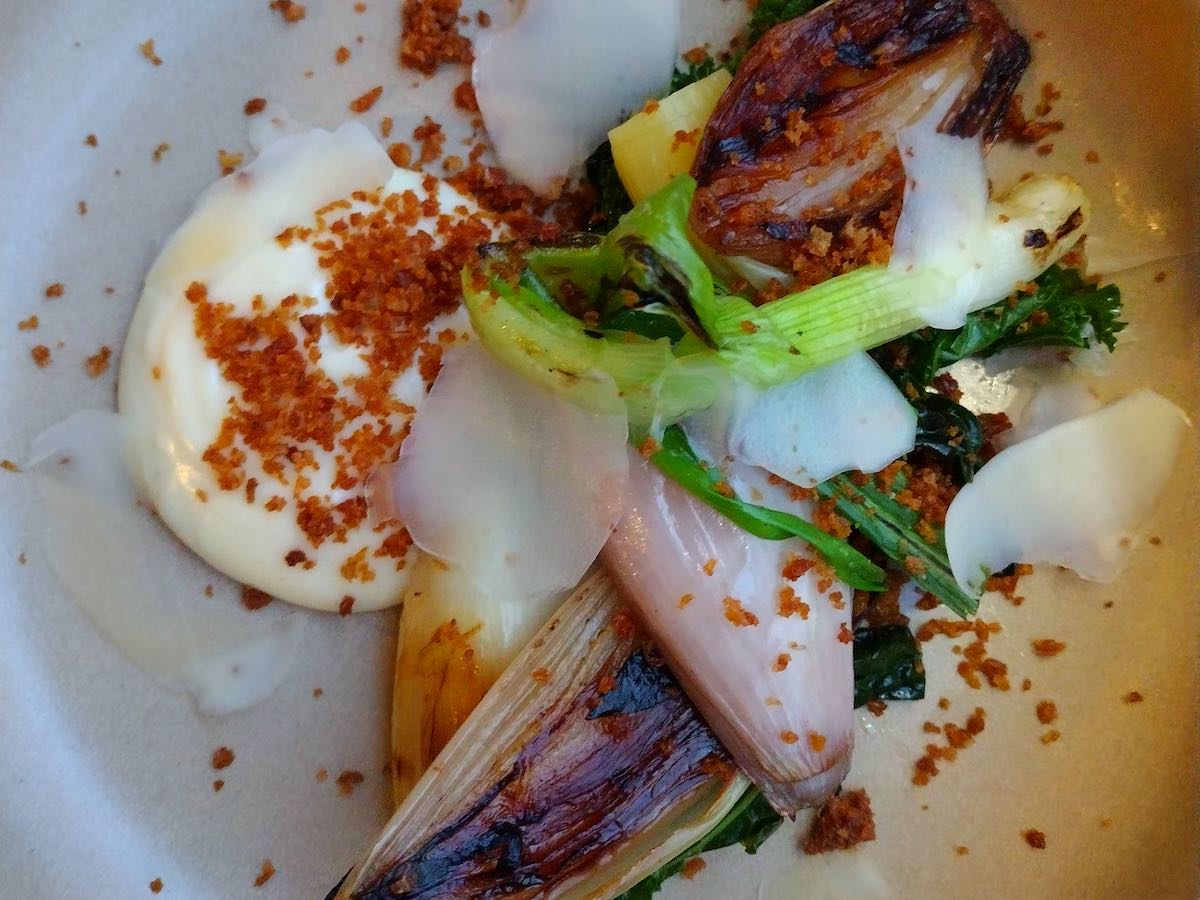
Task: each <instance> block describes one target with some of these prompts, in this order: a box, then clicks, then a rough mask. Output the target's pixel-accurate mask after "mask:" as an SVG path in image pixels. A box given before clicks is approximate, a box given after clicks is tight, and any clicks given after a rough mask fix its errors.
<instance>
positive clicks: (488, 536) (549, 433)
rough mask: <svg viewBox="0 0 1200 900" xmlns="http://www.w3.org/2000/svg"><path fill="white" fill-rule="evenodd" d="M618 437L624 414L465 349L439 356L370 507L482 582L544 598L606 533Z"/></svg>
mask: <svg viewBox="0 0 1200 900" xmlns="http://www.w3.org/2000/svg"><path fill="white" fill-rule="evenodd" d="M614 405H615V404H614ZM626 437H627V435H626V421H625V416H624V415H605V414H600V413H592V412H588V411H586V410H583V409H581V408H579V407H577V406H575V405H574V404H572V403H570V402H568V401H566V400H564V399H562V398H561V397H558V396H555V395H553V394H551V393H550V392H549V391H546V390H545V389H543V388H541V387H539V386H538V385H535V384H532V383H531V382H529V381H527V380H526V379H523V378H521V377H520V376H519V375H516V374H514V373H512V372H511V371H509V370H508V369H506V368H505V367H504V366H502V365H501V364H500V363H498V362H496V361H495V360H494V359H492V358H491V357H490V356H489V355H488V354H487V353H486V351H484V350H483V349H481V348H478V347H475V346H469V347H466V348H463V349H460V350H457V351H455V352H453V353H448V354H447V355H446V359H445V364H444V366H443V368H442V371H441V374H440V375H439V376H438V379H437V381H436V382H435V383H434V385H433V389H432V390H431V391H430V393H429V398H428V400H427V401H426V403H425V405H424V406H423V407H422V408H421V410H420V412H419V413H418V414H417V416H416V418H415V419H414V420H413V424H412V431H411V433H410V434H409V435H408V437H407V438H406V439H405V441H404V444H403V447H402V449H401V453H400V459H399V460H398V461H397V462H396V463H395V464H394V465H392V466H389V467H386V468H385V469H383V470H381V471H380V472H378V473H376V475H375V476H374V478H373V483H372V500H371V503H372V506H373V507H374V508H375V509H376V510H379V512H377V513H376V514H377V515H379V514H382V515H387V514H388V512H387V511H386V510H387V509H388V507H389V505H390V507H391V508H392V509H394V511H395V512H396V513H397V515H398V518H400V519H401V521H403V522H404V523H405V525H406V526H407V527H408V529H409V531H410V532H411V534H412V536H413V540H414V541H415V542H416V544H417V545H418V546H419V547H421V549H423V550H425V551H426V552H428V553H431V554H432V555H434V556H436V557H439V558H440V559H443V560H445V561H447V562H449V563H453V564H455V565H457V566H459V567H460V568H461V569H462V570H463V572H464V573H465V574H466V575H467V577H469V578H470V579H471V580H472V581H474V582H475V583H476V584H478V585H479V586H480V587H482V588H485V589H492V590H496V591H498V592H501V593H503V594H504V595H505V596H510V597H512V596H516V597H520V596H528V597H531V598H534V597H543V596H545V595H547V594H551V593H553V592H555V591H560V590H563V589H565V588H570V587H573V586H574V585H575V584H576V583H577V582H578V581H579V579H580V578H581V577H582V576H583V574H584V572H586V571H587V568H588V566H589V565H591V563H592V561H593V560H594V559H595V558H596V554H597V553H598V552H599V551H600V548H601V547H602V546H603V544H604V542H605V540H606V539H607V538H608V535H609V531H610V529H611V527H612V526H613V524H614V523H615V522H616V520H617V517H618V516H619V514H620V503H621V496H622V491H623V486H624V482H625V476H626V468H627V462H626V456H625V445H626Z"/></svg>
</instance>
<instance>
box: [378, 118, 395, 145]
mask: <svg viewBox="0 0 1200 900" xmlns="http://www.w3.org/2000/svg"><path fill="white" fill-rule="evenodd" d="M392 125H393V120H392V117H391V116H384V117H383V118H382V119H380V120H379V136H380V137H382V138H383V139H384V140H387V139H388V138H390V137H391V136H392Z"/></svg>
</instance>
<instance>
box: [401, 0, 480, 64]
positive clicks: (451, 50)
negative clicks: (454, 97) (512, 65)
mask: <svg viewBox="0 0 1200 900" xmlns="http://www.w3.org/2000/svg"><path fill="white" fill-rule="evenodd" d="M461 10H462V0H404V7H403V11H402V12H401V22H402V25H403V33H402V36H401V38H400V65H401V66H404V67H405V68H408V69H415V70H417V71H418V72H422V73H424V74H425V75H432V74H433V73H434V72H435V71H436V70H437V67H438V66H440V65H441V64H442V63H469V62H471V60H472V58H473V54H472V53H471V42H470V41H468V40H467V39H466V38H465V37H464V36H463V35H462V34H461V33H460V32H459V30H458V25H459V15H460V12H461Z"/></svg>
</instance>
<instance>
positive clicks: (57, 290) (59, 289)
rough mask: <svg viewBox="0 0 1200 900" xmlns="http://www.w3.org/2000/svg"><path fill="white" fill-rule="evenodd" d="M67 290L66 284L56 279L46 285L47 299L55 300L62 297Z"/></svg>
mask: <svg viewBox="0 0 1200 900" xmlns="http://www.w3.org/2000/svg"><path fill="white" fill-rule="evenodd" d="M66 290H67V289H66V286H65V285H63V283H62V282H61V281H56V282H54V284H51V285H48V286H47V287H46V299H47V300H53V299H55V298H56V297H61V296H62V295H63V294H64V293H66Z"/></svg>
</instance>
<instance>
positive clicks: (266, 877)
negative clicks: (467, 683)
mask: <svg viewBox="0 0 1200 900" xmlns="http://www.w3.org/2000/svg"><path fill="white" fill-rule="evenodd" d="M273 5H274V4H272V6H273ZM300 8H301V9H304V7H303V6H302V7H300ZM274 875H275V865H274V864H273V863H272V862H271V861H270V860H269V859H264V860H263V861H262V868H260V869H259V870H258V877H257V878H255V879H254V886H255V887H262V886H263V885H264V884H266V883H267V882H268V881H270V880H271V878H272V877H273V876H274Z"/></svg>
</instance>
